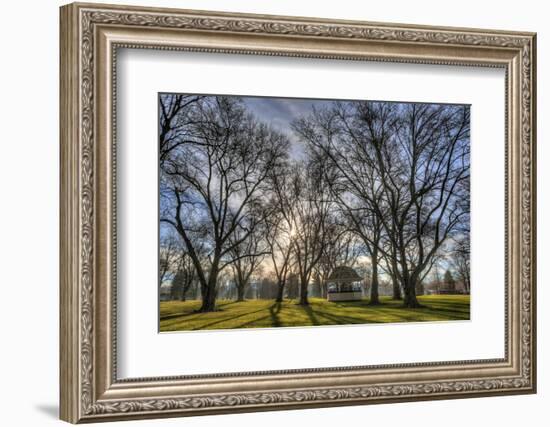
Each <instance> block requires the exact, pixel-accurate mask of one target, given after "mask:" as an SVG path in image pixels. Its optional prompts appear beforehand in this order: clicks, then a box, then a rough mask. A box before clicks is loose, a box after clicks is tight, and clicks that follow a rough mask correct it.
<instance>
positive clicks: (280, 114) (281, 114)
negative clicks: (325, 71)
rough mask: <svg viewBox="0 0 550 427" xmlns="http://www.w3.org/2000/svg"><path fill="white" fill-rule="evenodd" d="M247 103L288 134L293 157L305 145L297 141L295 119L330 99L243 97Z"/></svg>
mask: <svg viewBox="0 0 550 427" xmlns="http://www.w3.org/2000/svg"><path fill="white" fill-rule="evenodd" d="M242 100H243V101H244V103H245V105H246V106H247V107H248V108H249V109H250V111H251V112H253V113H254V114H255V115H256V116H257V117H258V118H259V119H260V120H262V121H263V122H265V123H269V124H270V125H271V126H273V127H274V128H275V129H277V130H278V131H279V132H281V133H284V134H286V135H287V136H288V138H289V139H290V141H291V142H292V153H291V155H292V157H300V155H301V154H302V153H303V147H302V146H301V144H300V143H299V142H298V141H297V139H296V137H295V136H294V135H293V133H292V130H291V128H290V124H291V123H292V121H293V120H295V119H298V118H300V117H301V116H304V115H308V114H309V113H311V109H312V107H313V106H315V107H316V108H319V107H321V106H323V105H328V104H329V103H330V101H326V100H319V99H300V98H268V97H247V96H244V97H242Z"/></svg>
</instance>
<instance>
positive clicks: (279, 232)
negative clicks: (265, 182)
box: [263, 164, 294, 302]
mask: <svg viewBox="0 0 550 427" xmlns="http://www.w3.org/2000/svg"><path fill="white" fill-rule="evenodd" d="M291 175H292V169H291V167H290V165H289V164H285V166H284V167H282V168H279V169H278V170H276V171H274V173H272V174H270V176H269V185H270V187H271V194H270V197H269V199H268V200H267V201H266V202H267V203H266V205H265V206H264V209H263V216H264V224H265V240H266V243H267V245H268V247H269V253H270V258H271V264H272V267H273V271H274V273H275V277H276V279H277V294H276V297H275V300H276V302H282V301H283V297H284V292H285V287H286V284H287V279H288V276H289V273H290V271H291V269H292V263H293V259H292V250H293V237H294V224H293V217H292V215H291V209H292V206H293V200H292V179H291Z"/></svg>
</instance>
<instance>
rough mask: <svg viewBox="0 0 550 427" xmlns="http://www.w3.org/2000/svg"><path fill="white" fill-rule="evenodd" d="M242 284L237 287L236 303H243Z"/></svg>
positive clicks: (243, 287)
mask: <svg viewBox="0 0 550 427" xmlns="http://www.w3.org/2000/svg"><path fill="white" fill-rule="evenodd" d="M244 289H245V286H244V284H239V285H237V301H244Z"/></svg>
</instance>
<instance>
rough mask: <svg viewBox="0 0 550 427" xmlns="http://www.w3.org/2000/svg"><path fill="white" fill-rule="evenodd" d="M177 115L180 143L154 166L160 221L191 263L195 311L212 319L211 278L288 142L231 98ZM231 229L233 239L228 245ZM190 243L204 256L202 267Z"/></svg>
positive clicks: (245, 233) (213, 282) (224, 260)
mask: <svg viewBox="0 0 550 427" xmlns="http://www.w3.org/2000/svg"><path fill="white" fill-rule="evenodd" d="M161 102H162V97H161ZM180 114H183V115H185V120H184V121H183V122H184V125H182V126H181V127H180V128H179V132H180V133H182V134H184V135H185V141H184V142H182V143H181V144H178V146H177V147H175V148H173V149H171V150H170V152H169V154H168V155H167V156H166V158H165V159H164V161H163V162H161V221H162V222H164V223H167V224H170V225H171V226H172V227H173V228H174V229H175V230H176V231H177V232H178V234H179V235H180V236H181V238H182V239H183V241H184V243H185V246H186V250H187V252H188V253H189V256H190V257H191V259H192V260H193V264H194V266H195V269H196V272H197V278H198V281H199V283H200V286H201V295H202V305H201V308H200V311H212V310H214V309H215V300H216V292H217V289H216V287H217V279H218V274H219V273H220V271H221V270H222V269H223V268H224V267H226V266H227V265H229V264H230V263H231V256H230V252H231V251H232V250H233V249H234V248H235V246H236V245H239V244H240V243H241V242H242V241H245V240H246V239H247V238H248V236H249V234H250V233H251V230H249V229H248V230H247V226H246V224H247V223H248V222H249V220H250V215H252V213H251V212H252V209H251V207H252V206H254V205H259V204H260V203H261V201H262V199H263V195H264V193H265V192H266V191H268V189H267V188H266V179H267V176H268V175H269V174H270V173H271V172H272V171H273V169H275V168H277V167H279V164H280V163H281V162H282V161H284V159H285V158H286V156H287V148H288V140H287V139H286V138H285V137H284V136H283V135H281V134H280V133H277V132H275V131H273V130H272V129H271V128H269V127H267V126H266V125H264V124H261V123H259V122H258V120H257V119H256V118H255V117H254V116H253V115H251V114H250V113H248V111H247V110H246V108H245V107H244V104H243V103H242V101H241V100H240V99H239V98H236V97H222V96H211V97H203V98H201V99H199V100H197V101H196V102H195V103H193V108H192V111H191V112H189V111H187V110H185V108H184V109H182V110H180ZM161 136H162V135H161ZM238 228H241V230H244V231H243V233H242V235H241V237H240V238H239V239H233V240H231V237H232V236H234V235H235V231H236V230H237V229H238ZM197 242H201V243H200V244H201V245H203V246H204V247H205V248H206V250H207V254H208V260H209V262H208V265H207V266H205V265H204V264H203V263H202V262H201V259H200V257H199V256H198V254H197V250H196V245H197Z"/></svg>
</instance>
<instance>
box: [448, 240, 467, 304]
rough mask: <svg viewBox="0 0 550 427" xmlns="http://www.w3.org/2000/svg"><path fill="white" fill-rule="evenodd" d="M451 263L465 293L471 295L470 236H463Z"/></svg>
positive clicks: (456, 245)
mask: <svg viewBox="0 0 550 427" xmlns="http://www.w3.org/2000/svg"><path fill="white" fill-rule="evenodd" d="M451 263H452V265H453V267H454V269H455V271H456V273H457V274H458V276H459V278H460V280H461V281H462V283H463V286H464V291H465V292H466V293H468V294H469V293H470V235H469V234H464V235H461V236H460V237H459V238H458V239H457V241H456V243H455V247H454V250H453V252H452V254H451Z"/></svg>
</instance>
